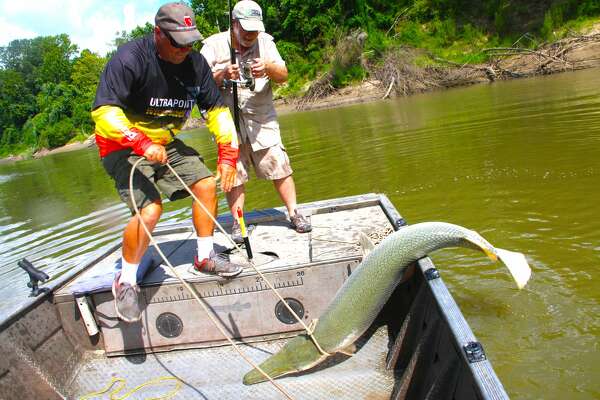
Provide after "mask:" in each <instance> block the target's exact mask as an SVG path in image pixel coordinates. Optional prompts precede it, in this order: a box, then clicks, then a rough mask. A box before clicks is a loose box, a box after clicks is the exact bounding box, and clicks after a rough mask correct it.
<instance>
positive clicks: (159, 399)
mask: <svg viewBox="0 0 600 400" xmlns="http://www.w3.org/2000/svg"><path fill="white" fill-rule="evenodd" d="M164 381H175V388H174V389H173V390H171V391H170V392H169V393H167V394H165V395H163V396H159V397H148V398H146V400H166V399H170V398H171V397H173V396H175V394H177V392H178V391H179V389H181V381H180V380H179V379H177V378H174V377H172V376H161V377H160V378H156V379H152V380H150V381H147V382H144V383H142V384H141V385H137V386H136V387H135V388H133V389H131V390H130V391H129V392H126V393H125V394H124V395H123V396H121V397H116V396H117V394H118V393H119V392H120V391H121V390H123V389H124V388H125V385H126V381H125V379H124V378H115V377H113V378H112V380H111V381H110V382H109V383H108V385H107V386H106V388H104V389H102V390H100V391H97V392H94V393H89V394H86V395H85V396H83V397H81V398H80V399H79V400H87V399H91V398H93V397H97V396H99V395H101V394H104V393H107V392H108V391H109V390H110V388H111V387H113V385H114V384H115V383H119V384H118V385H117V386H116V387H115V388H114V389H113V390H112V391H111V392H110V393H109V396H110V397H109V398H110V400H124V399H126V398H128V397H129V396H131V395H132V394H134V393H135V392H137V391H139V390H141V389H142V388H144V387H146V386H150V385H155V384H159V383H161V382H164Z"/></svg>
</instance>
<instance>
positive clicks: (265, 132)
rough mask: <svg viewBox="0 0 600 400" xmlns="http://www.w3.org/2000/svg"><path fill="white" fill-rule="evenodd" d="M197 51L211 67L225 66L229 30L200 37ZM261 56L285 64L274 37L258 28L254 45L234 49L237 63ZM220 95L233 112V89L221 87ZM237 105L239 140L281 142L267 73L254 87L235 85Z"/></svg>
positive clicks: (261, 144) (257, 145) (263, 144)
mask: <svg viewBox="0 0 600 400" xmlns="http://www.w3.org/2000/svg"><path fill="white" fill-rule="evenodd" d="M203 43H204V46H203V47H202V49H201V50H200V53H201V54H202V55H203V56H204V58H206V61H207V62H208V65H209V66H210V67H211V68H212V71H213V72H215V71H218V70H221V69H224V68H225V67H227V65H229V64H230V63H231V50H230V48H229V43H230V34H229V31H227V32H221V33H217V34H215V35H212V36H210V37H209V38H207V39H205V40H204V41H203ZM259 57H260V58H263V59H264V60H266V61H269V62H273V63H276V64H280V65H285V61H283V59H282V58H281V55H280V54H279V52H278V51H277V47H276V46H275V42H273V37H272V36H271V35H269V34H267V33H264V32H260V33H259V34H258V38H257V40H256V42H254V45H253V46H252V47H251V48H249V49H248V50H247V51H246V52H245V53H243V54H239V53H237V52H236V60H237V64H238V65H240V64H241V62H242V61H246V60H253V59H255V58H259ZM221 95H222V96H223V99H224V100H225V103H227V105H228V106H229V109H230V110H232V113H233V89H232V88H231V87H227V88H221ZM238 106H239V109H240V131H241V132H238V135H239V139H240V142H245V143H250V144H251V145H252V149H253V150H260V149H265V148H268V147H272V146H276V145H281V134H280V133H279V124H278V123H277V114H276V112H275V106H274V104H273V91H272V90H271V83H270V80H269V78H268V77H264V78H256V79H255V87H254V90H253V91H252V90H250V89H249V88H245V87H241V86H240V85H238Z"/></svg>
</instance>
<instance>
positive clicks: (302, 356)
mask: <svg viewBox="0 0 600 400" xmlns="http://www.w3.org/2000/svg"><path fill="white" fill-rule="evenodd" d="M325 357H326V356H325V355H323V354H321V353H320V352H319V350H318V349H317V348H316V346H315V345H314V343H313V342H312V340H311V339H310V338H309V337H308V336H307V335H300V336H296V337H295V338H293V339H291V340H290V341H288V343H287V344H286V345H285V346H284V347H283V348H282V349H281V350H280V351H279V352H278V353H276V354H274V355H272V356H271V357H269V358H268V359H266V360H265V361H264V362H263V363H262V364H260V365H259V367H260V369H261V370H263V371H264V372H265V373H266V374H268V375H269V376H270V377H271V378H277V377H279V376H282V375H287V374H292V373H295V372H300V371H304V370H305V369H308V368H310V367H312V366H314V365H316V364H318V363H319V362H321V360H323V359H324V358H325ZM267 380H268V379H267V378H266V377H265V375H264V374H263V373H262V372H260V371H259V370H258V369H257V368H254V369H253V370H252V371H250V372H248V373H247V374H246V375H244V385H253V384H255V383H259V382H264V381H267Z"/></svg>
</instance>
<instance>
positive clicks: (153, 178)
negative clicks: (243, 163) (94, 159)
mask: <svg viewBox="0 0 600 400" xmlns="http://www.w3.org/2000/svg"><path fill="white" fill-rule="evenodd" d="M165 148H166V150H167V157H168V160H169V164H171V166H172V167H173V169H174V170H175V172H177V175H179V176H180V177H181V179H182V180H183V181H184V182H185V184H186V185H187V186H190V185H192V184H194V183H196V182H198V181H199V180H201V179H204V178H208V177H209V176H212V172H210V170H209V169H208V168H207V167H206V165H204V160H203V159H202V157H201V156H200V154H198V152H197V151H196V150H194V149H193V148H191V147H189V146H187V145H186V144H185V143H183V142H182V141H181V140H179V139H175V140H173V142H171V143H169V144H168V145H167V146H165ZM140 158H142V157H140V156H138V155H136V154H134V153H133V152H132V151H131V150H130V149H125V150H118V151H113V152H112V153H110V154H108V155H107V156H106V157H104V158H103V159H102V165H103V166H104V169H105V170H106V172H107V173H108V175H110V177H111V178H113V180H114V181H115V187H116V189H117V191H118V192H119V196H120V197H121V200H122V201H123V202H124V203H125V204H127V206H128V207H129V209H130V210H131V212H132V213H134V212H135V211H134V210H135V209H134V208H133V204H132V202H131V193H130V191H129V175H130V174H131V167H132V166H133V164H135V162H136V161H137V160H139V159H140ZM136 169H137V171H136V172H135V173H134V175H133V194H134V197H135V203H136V205H137V207H138V209H140V210H141V209H142V208H144V207H146V206H147V205H149V204H150V203H153V202H155V201H157V200H160V198H161V196H160V193H161V192H162V193H163V194H164V195H165V197H167V198H169V200H178V199H183V198H185V197H187V196H189V193H188V192H187V190H185V188H184V187H183V185H182V184H181V182H179V180H178V179H177V177H175V175H173V172H172V171H171V170H170V169H169V168H168V167H167V166H166V165H162V164H160V163H150V162H148V161H146V160H144V161H142V162H140V163H139V164H138V165H137V168H136Z"/></svg>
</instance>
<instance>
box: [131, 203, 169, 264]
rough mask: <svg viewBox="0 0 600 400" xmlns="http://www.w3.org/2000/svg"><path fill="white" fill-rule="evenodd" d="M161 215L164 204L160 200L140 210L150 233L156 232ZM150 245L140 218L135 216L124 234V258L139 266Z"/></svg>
mask: <svg viewBox="0 0 600 400" xmlns="http://www.w3.org/2000/svg"><path fill="white" fill-rule="evenodd" d="M161 214H162V204H161V202H160V200H158V201H156V202H154V203H150V204H149V205H147V206H146V207H144V208H142V209H141V210H140V215H141V218H142V220H143V221H144V224H145V225H146V227H147V228H148V230H149V231H150V232H152V231H153V230H154V227H155V226H156V224H157V223H158V220H159V219H160V216H161ZM148 243H150V238H149V237H148V235H147V234H146V231H144V228H143V227H142V225H141V224H140V221H139V219H138V216H137V215H134V216H133V217H131V219H130V220H129V223H127V226H125V231H124V232H123V258H124V259H125V261H127V262H129V263H132V264H139V263H140V261H141V260H142V256H143V255H144V253H145V252H146V249H147V248H148Z"/></svg>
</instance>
